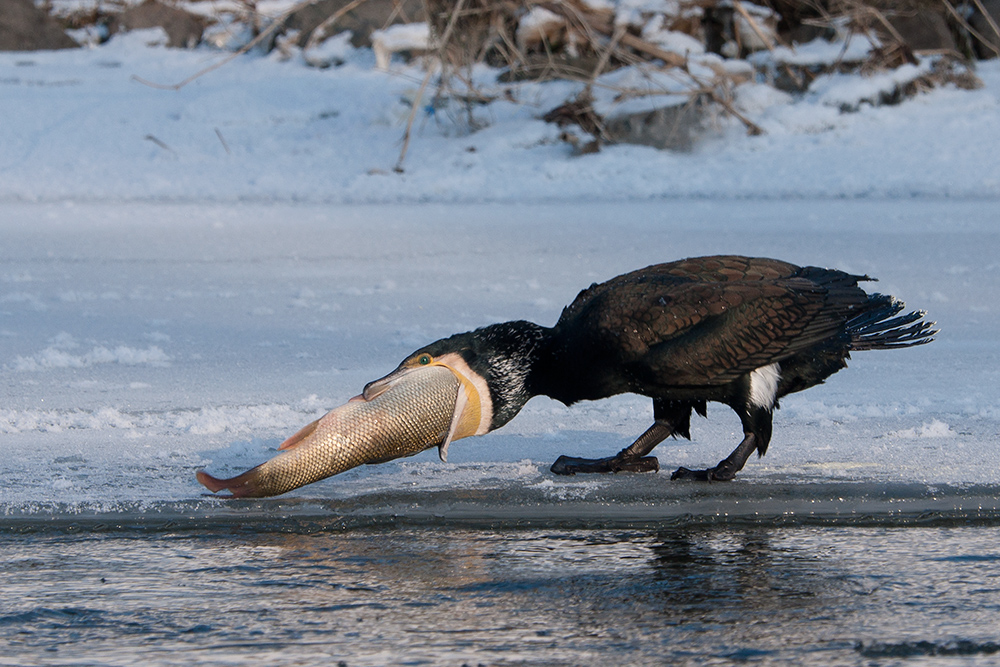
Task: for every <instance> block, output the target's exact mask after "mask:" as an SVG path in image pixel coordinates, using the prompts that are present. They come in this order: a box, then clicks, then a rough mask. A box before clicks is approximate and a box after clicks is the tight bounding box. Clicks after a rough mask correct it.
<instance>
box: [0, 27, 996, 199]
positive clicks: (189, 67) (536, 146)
mask: <svg viewBox="0 0 1000 667" xmlns="http://www.w3.org/2000/svg"><path fill="white" fill-rule="evenodd" d="M153 37H155V34H154V35H150V32H149V31H139V32H135V33H131V34H126V35H120V36H117V37H115V38H114V39H112V40H111V41H110V42H109V43H108V44H106V45H104V46H101V47H99V48H94V49H88V50H82V51H72V52H50V53H0V118H2V119H3V122H2V123H0V199H3V200H27V201H51V200H59V199H73V200H77V201H79V200H95V199H96V200H107V199H115V200H120V199H129V200H132V199H140V200H149V199H158V200H162V199H168V200H183V201H206V200H216V201H233V200H237V199H243V200H254V201H273V200H281V201H289V200H293V201H303V200H304V201H313V202H324V203H380V202H412V201H437V202H452V201H464V202H478V201H507V202H522V201H527V200H538V199H559V200H574V199H579V198H586V199H588V200H595V199H596V200H607V199H616V200H622V199H636V198H642V199H646V198H653V197H663V196H668V197H678V196H683V197H713V198H716V197H725V198H731V197H753V198H758V197H765V198H774V197H786V198H787V197H795V198H798V197H859V196H863V197H868V196H890V197H911V196H950V197H997V196H1000V160H998V159H997V157H996V146H997V145H998V144H1000V99H998V98H1000V62H997V61H993V62H985V63H982V64H981V65H980V67H979V70H978V74H979V76H980V78H981V79H982V80H983V81H984V83H985V84H986V86H985V87H984V88H983V89H980V90H977V91H963V90H958V89H955V88H953V87H945V88H940V89H936V90H932V91H930V92H928V93H926V94H922V95H920V96H918V97H917V98H915V99H912V100H910V101H908V102H906V103H905V104H902V105H900V106H895V107H879V108H874V107H870V106H869V105H865V104H862V105H861V110H860V111H859V112H857V113H846V114H845V113H842V112H841V111H840V106H841V105H842V104H844V103H845V101H850V100H852V99H853V100H860V99H863V98H864V97H865V96H871V95H872V89H871V86H873V85H875V84H874V83H873V80H866V79H861V78H859V77H845V76H843V75H835V76H829V77H821V78H820V79H818V80H817V81H816V82H815V83H814V84H813V86H812V88H811V89H810V90H811V92H810V93H809V94H808V95H806V96H804V97H803V98H802V99H800V100H793V99H792V98H791V97H789V96H788V95H785V94H784V93H780V92H778V91H776V90H774V89H772V88H769V87H766V86H760V85H753V84H751V85H745V86H742V87H740V88H738V89H737V91H736V104H737V106H739V107H740V108H742V109H743V112H744V113H745V114H746V115H748V116H749V117H750V118H751V120H753V121H754V122H756V123H757V124H758V125H760V126H761V127H762V128H764V129H765V130H766V134H765V135H763V136H757V137H748V136H746V132H745V130H744V128H743V126H742V125H741V124H740V123H738V122H736V121H734V120H733V119H732V118H719V119H717V123H716V127H715V129H714V131H713V132H710V133H709V137H708V139H707V140H706V141H704V142H703V143H701V144H700V145H699V146H698V147H696V150H695V152H694V154H675V153H668V152H661V151H657V150H655V149H651V148H645V147H640V146H618V147H615V148H609V149H606V150H603V151H602V152H600V153H598V154H596V155H586V156H582V157H572V156H571V152H572V151H571V148H570V146H569V145H567V144H566V143H564V142H562V141H560V140H559V138H558V137H559V134H560V132H561V130H560V128H558V127H556V126H555V125H552V124H547V123H544V122H543V121H542V120H540V116H542V115H543V114H544V113H545V112H547V111H549V110H550V109H552V108H553V107H555V106H557V105H558V104H561V103H562V102H564V101H565V100H566V99H567V98H569V97H571V96H572V95H573V94H574V93H575V92H577V91H579V90H580V87H581V86H580V85H579V84H571V83H550V84H547V85H544V86H539V85H537V84H530V83H529V84H522V85H520V86H517V87H514V86H511V87H506V88H505V87H503V86H498V85H496V84H490V83H488V79H490V78H491V77H495V72H494V73H490V72H486V71H480V72H479V74H478V78H477V80H479V81H481V82H483V86H484V90H485V92H494V93H497V94H499V95H500V99H499V100H497V101H496V102H494V103H493V104H491V105H489V106H487V107H481V108H478V109H477V110H476V111H475V113H474V118H473V121H474V122H475V123H478V124H483V125H485V127H484V128H483V129H481V130H479V131H477V132H470V131H469V119H468V118H467V117H466V116H465V115H464V113H462V112H460V111H459V110H457V109H454V108H449V107H446V108H442V109H440V110H438V111H436V112H433V113H432V112H431V109H430V102H431V100H430V95H428V96H427V97H426V98H425V99H424V100H423V104H424V105H425V107H427V108H425V109H423V110H422V111H421V113H420V114H418V117H417V120H416V123H415V133H414V138H413V141H412V143H411V145H410V148H409V154H408V156H407V158H406V161H405V164H404V166H405V170H406V173H405V174H401V175H400V174H396V173H394V172H393V167H394V166H395V165H396V162H397V160H398V158H399V154H400V148H401V141H402V138H403V130H404V126H405V121H406V119H407V117H408V115H409V111H410V104H409V102H410V100H412V99H414V98H415V97H416V94H417V90H418V89H419V87H420V81H421V79H422V78H423V72H422V71H421V70H419V69H417V68H415V67H406V66H403V65H401V64H394V65H393V68H392V69H391V70H390V71H388V72H386V71H378V70H376V69H375V68H374V56H373V55H372V53H371V51H370V50H367V49H363V50H355V51H350V50H348V52H347V53H345V57H346V58H347V62H346V64H345V65H343V66H341V67H335V68H330V69H326V70H318V69H315V68H311V67H306V66H305V65H304V64H303V63H302V61H301V57H300V56H296V58H293V59H291V60H288V61H283V62H282V61H278V60H277V59H276V57H268V58H261V57H255V56H246V57H242V58H238V59H236V60H234V61H232V62H230V63H229V64H227V65H225V66H224V67H222V68H220V69H217V70H215V71H213V72H211V73H209V74H207V75H205V76H203V77H201V78H199V79H196V80H195V81H193V82H192V83H190V84H188V85H186V86H185V87H183V88H181V89H180V90H177V91H169V90H159V89H155V88H151V87H149V86H146V85H143V84H142V83H139V82H138V81H137V80H135V79H134V78H133V77H140V78H142V79H145V80H148V81H152V82H156V83H159V84H174V83H178V82H180V81H183V80H185V79H187V78H188V77H189V76H191V75H193V74H195V73H196V72H198V71H199V70H201V69H203V68H205V67H207V66H209V65H211V64H214V63H217V62H219V61H220V60H221V59H223V58H224V57H225V55H226V54H223V53H220V52H218V51H214V50H211V49H208V48H203V49H198V50H194V51H179V50H168V49H165V48H163V47H153V48H147V47H146V46H145V44H146V42H147V41H150V40H151V39H153ZM615 76H616V77H617V78H616V79H615V80H616V81H617V80H618V79H619V78H621V75H618V74H616V75H615ZM661 78H662V77H661ZM883 78H884V77H883ZM505 90H509V91H510V96H511V98H512V100H513V101H508V100H505V99H504V92H505Z"/></svg>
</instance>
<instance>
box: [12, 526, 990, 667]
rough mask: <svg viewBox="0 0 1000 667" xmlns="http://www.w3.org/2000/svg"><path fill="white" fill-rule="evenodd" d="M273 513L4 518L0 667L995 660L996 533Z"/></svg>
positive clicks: (959, 529) (980, 528)
mask: <svg viewBox="0 0 1000 667" xmlns="http://www.w3.org/2000/svg"><path fill="white" fill-rule="evenodd" d="M270 509H271V510H272V512H271V513H270V516H268V517H267V518H265V513H263V512H261V513H255V512H254V511H252V509H251V511H249V513H248V518H247V519H246V520H244V521H241V520H239V519H227V518H225V517H226V515H224V514H217V515H215V517H214V519H212V520H209V519H208V518H207V517H206V516H199V515H196V514H194V513H192V514H190V515H189V516H187V518H186V519H185V518H181V515H180V514H178V516H177V517H175V518H174V519H171V520H169V521H167V522H165V523H159V524H154V523H150V522H149V520H148V518H147V517H145V516H140V515H133V516H131V517H119V521H118V523H117V524H115V525H112V524H110V523H109V522H108V518H107V517H103V518H101V519H100V521H98V520H97V519H95V518H91V519H87V518H82V519H77V520H76V521H75V522H73V521H69V520H67V521H65V522H63V523H58V522H57V523H56V524H53V525H50V526H45V525H44V524H42V523H37V522H35V523H32V522H30V521H29V522H24V523H18V522H16V521H13V522H11V521H8V522H6V523H5V524H4V530H3V532H2V533H0V570H2V571H3V572H4V573H5V574H4V577H3V579H2V580H0V603H2V611H0V664H3V665H26V664H41V665H70V664H72V665H132V664H137V663H143V664H149V665H182V664H183V665H188V664H192V663H203V664H216V665H219V664H222V665H224V664H246V663H249V662H253V663H254V664H282V665H334V664H346V665H381V664H408V665H421V664H435V665H436V664H454V665H461V664H469V665H477V664H483V665H514V664H537V665H593V664H602V663H607V662H608V661H613V662H614V663H615V664H691V665H708V664H731V663H733V662H737V663H748V664H789V665H791V664H795V665H799V664H803V663H809V662H812V663H822V664H826V665H896V664H907V665H910V664H935V665H938V664H963V665H966V664H984V665H985V664H1000V626H998V623H997V614H998V612H1000V523H998V522H996V521H995V517H993V518H989V517H985V518H984V517H980V519H979V520H973V519H971V518H970V517H969V516H965V517H959V516H958V515H952V516H947V515H945V514H938V515H936V516H930V515H929V514H927V513H922V514H918V515H913V516H910V517H908V518H903V519H900V520H898V521H883V522H882V525H880V521H881V520H879V519H877V518H874V517H873V518H870V519H869V520H868V521H867V522H862V523H861V524H860V525H847V524H846V523H844V522H840V521H836V520H832V519H830V517H829V516H828V517H826V518H825V519H823V518H822V517H820V518H817V520H816V521H814V522H813V523H810V522H809V521H805V520H798V519H797V520H790V519H787V518H786V520H785V521H779V520H777V519H775V518H773V517H771V518H761V519H757V520H749V519H738V520H726V521H715V522H712V521H706V520H704V519H705V517H701V518H700V519H699V518H697V517H687V518H679V519H674V520H673V521H671V522H670V524H671V525H668V523H667V522H660V523H659V524H657V523H656V522H645V525H642V526H641V527H632V528H630V527H627V526H624V525H623V526H620V527H619V526H613V527H609V524H605V525H604V526H603V527H602V526H601V525H600V524H592V525H590V526H582V527H575V528H571V527H562V526H561V525H560V524H561V522H560V521H557V520H556V521H543V520H540V519H537V518H536V519H534V520H524V521H522V524H523V525H525V526H527V527H523V528H518V527H517V526H516V524H517V523H518V522H517V521H516V520H514V519H513V518H511V519H509V520H506V521H504V520H497V519H496V518H495V517H494V518H492V519H489V520H486V519H484V520H483V521H466V522H462V521H457V522H456V521H452V520H448V519H447V518H444V519H442V518H438V519H433V518H430V519H428V518H426V517H427V516H429V515H413V516H424V517H425V518H423V519H408V518H407V517H405V516H403V517H399V518H397V519H396V520H391V519H388V518H385V519H383V520H382V521H374V522H373V523H375V524H377V525H372V526H369V527H363V526H360V525H355V526H351V527H347V524H346V523H345V522H344V520H343V517H342V516H341V517H339V518H333V515H332V514H331V515H327V516H326V518H325V519H324V518H322V517H321V516H320V514H319V513H317V512H316V511H312V512H305V511H302V512H301V513H300V515H299V516H296V515H295V514H294V513H293V514H289V513H287V512H286V513H285V514H283V515H282V513H281V512H275V511H274V510H275V507H274V506H272V507H271V508H270ZM919 516H923V518H922V519H920V518H918V517H919ZM354 523H356V524H359V522H357V521H355V522H354ZM625 523H627V522H625ZM491 526H492V527H491Z"/></svg>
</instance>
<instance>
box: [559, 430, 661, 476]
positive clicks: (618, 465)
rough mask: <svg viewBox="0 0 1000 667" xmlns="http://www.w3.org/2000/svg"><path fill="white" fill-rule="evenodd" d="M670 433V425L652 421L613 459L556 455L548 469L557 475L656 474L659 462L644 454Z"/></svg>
mask: <svg viewBox="0 0 1000 667" xmlns="http://www.w3.org/2000/svg"><path fill="white" fill-rule="evenodd" d="M673 433H674V427H673V425H672V424H670V423H668V422H666V421H660V420H656V421H655V422H653V425H652V426H650V427H649V428H648V429H646V432H645V433H643V434H642V435H640V436H639V437H638V438H637V439H636V441H635V442H633V443H632V444H631V445H629V446H628V447H626V448H625V449H623V450H621V451H620V452H618V453H617V454H615V455H614V456H609V457H607V458H603V459H583V458H576V457H573V456H560V457H559V458H558V459H556V462H555V463H553V464H552V467H551V468H550V470H551V471H552V472H554V473H555V474H557V475H575V474H576V473H578V472H622V471H628V472H656V471H657V470H659V469H660V462H659V461H658V460H657V459H656V457H655V456H646V455H647V454H649V453H650V452H651V451H653V448H654V447H656V446H657V445H658V444H660V443H661V442H663V441H664V440H665V439H666V438H668V437H670V436H671V435H673Z"/></svg>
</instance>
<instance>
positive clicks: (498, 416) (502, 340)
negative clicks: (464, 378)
mask: <svg viewBox="0 0 1000 667" xmlns="http://www.w3.org/2000/svg"><path fill="white" fill-rule="evenodd" d="M551 331H552V330H551V329H548V328H546V327H543V326H540V325H538V324H535V323H533V322H527V321H524V320H518V321H514V322H502V323H500V324H493V325H490V326H488V327H484V328H483V329H480V330H478V331H476V334H477V337H476V338H477V342H478V347H479V348H480V349H479V350H478V351H477V352H478V353H477V355H476V367H477V371H478V372H479V373H480V374H482V375H483V377H484V379H485V380H486V383H487V385H488V386H489V388H490V394H491V399H492V402H493V419H492V421H491V424H490V430H493V429H497V428H500V427H501V426H503V425H504V424H506V423H507V422H509V421H510V420H511V419H513V418H514V415H516V414H517V413H518V412H519V411H520V410H521V408H522V407H524V404H525V403H527V402H528V399H530V398H531V397H532V396H536V395H538V394H539V393H541V392H539V391H538V390H537V387H536V384H537V383H536V382H535V380H534V376H535V369H536V368H537V366H538V362H539V359H540V356H541V355H542V354H543V353H544V352H543V351H544V350H545V349H546V348H547V340H548V337H549V335H550V334H551Z"/></svg>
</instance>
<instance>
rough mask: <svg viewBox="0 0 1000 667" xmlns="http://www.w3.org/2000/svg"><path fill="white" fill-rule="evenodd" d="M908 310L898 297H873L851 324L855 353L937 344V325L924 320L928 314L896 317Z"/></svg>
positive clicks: (921, 312) (871, 296) (852, 343)
mask: <svg viewBox="0 0 1000 667" xmlns="http://www.w3.org/2000/svg"><path fill="white" fill-rule="evenodd" d="M905 307H906V304H904V303H903V302H902V301H900V300H899V299H896V298H894V297H891V296H888V295H885V294H872V295H870V296H869V297H868V305H867V307H866V308H865V309H864V311H863V312H862V313H860V314H859V315H857V316H855V317H853V318H851V319H850V320H848V322H847V332H848V334H850V336H851V350H891V349H894V348H897V347H913V346H914V345H924V344H925V343H929V342H931V341H932V340H934V336H935V335H936V334H937V333H938V330H937V329H934V328H933V327H934V324H935V323H934V322H928V321H926V320H924V319H923V318H924V317H925V316H926V315H927V313H926V312H925V311H922V310H915V311H912V312H909V313H907V314H906V315H899V316H898V317H896V315H897V314H898V313H900V312H902V310H903V308H905Z"/></svg>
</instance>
